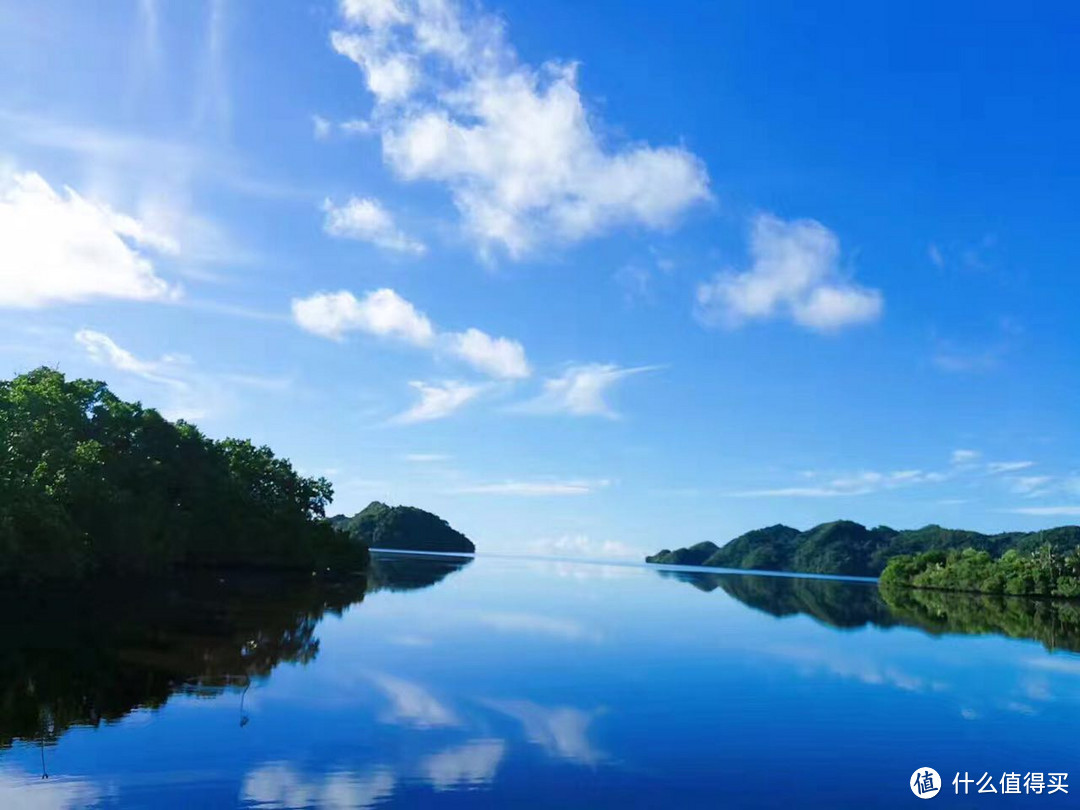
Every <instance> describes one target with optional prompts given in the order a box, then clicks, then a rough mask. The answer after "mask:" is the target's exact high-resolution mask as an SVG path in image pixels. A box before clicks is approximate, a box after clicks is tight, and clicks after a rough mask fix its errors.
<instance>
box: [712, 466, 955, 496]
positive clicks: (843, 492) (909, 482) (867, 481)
mask: <svg viewBox="0 0 1080 810" xmlns="http://www.w3.org/2000/svg"><path fill="white" fill-rule="evenodd" d="M945 478H946V476H945V474H944V473H938V472H923V471H922V470H898V471H896V472H888V473H881V472H873V471H870V472H861V473H856V474H854V475H847V476H842V477H839V478H834V479H832V480H830V481H828V482H825V483H822V484H819V485H815V486H800V487H782V488H778V489H752V490H745V491H739V492H729V493H727V494H728V497H731V498H835V497H843V496H851V495H869V494H870V493H873V492H880V491H882V490H887V489H898V488H900V487H907V486H914V485H917V484H933V483H939V482H941V481H944V480H945Z"/></svg>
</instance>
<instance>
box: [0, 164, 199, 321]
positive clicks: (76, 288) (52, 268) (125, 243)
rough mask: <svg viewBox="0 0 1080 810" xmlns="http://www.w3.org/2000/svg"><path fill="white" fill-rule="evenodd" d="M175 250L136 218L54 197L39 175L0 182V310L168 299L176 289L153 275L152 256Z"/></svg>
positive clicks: (69, 195)
mask: <svg viewBox="0 0 1080 810" xmlns="http://www.w3.org/2000/svg"><path fill="white" fill-rule="evenodd" d="M178 250H179V247H178V245H177V243H176V242H175V241H174V240H173V239H171V238H169V237H168V236H165V235H163V234H160V233H156V232H155V231H153V230H151V229H149V228H147V227H146V225H145V224H144V223H142V222H140V221H139V220H137V219H134V218H132V217H129V216H126V215H124V214H120V213H117V212H116V211H113V210H112V209H111V208H109V207H108V206H107V205H104V204H102V203H99V202H94V201H91V200H87V199H84V198H83V197H81V196H80V195H79V194H78V193H77V192H75V191H74V190H73V189H70V188H65V189H64V190H63V193H62V194H61V193H58V192H57V191H55V190H54V189H53V188H52V186H50V185H49V183H48V182H47V181H46V180H45V179H44V178H43V177H42V176H41V175H39V174H36V173H34V172H24V173H21V174H14V175H11V176H8V177H3V176H0V307H19V308H36V307H44V306H48V305H51V304H62V303H72V302H78V301H87V300H91V299H95V298H117V299H129V300H137V301H151V300H167V299H171V298H175V297H177V296H178V295H179V294H180V290H179V288H178V287H175V286H173V285H171V284H169V283H168V282H166V281H165V280H163V279H162V278H160V277H159V276H158V275H157V273H156V271H155V268H154V264H153V261H152V260H151V256H152V255H153V254H158V255H162V254H164V255H169V254H175V253H177V252H178Z"/></svg>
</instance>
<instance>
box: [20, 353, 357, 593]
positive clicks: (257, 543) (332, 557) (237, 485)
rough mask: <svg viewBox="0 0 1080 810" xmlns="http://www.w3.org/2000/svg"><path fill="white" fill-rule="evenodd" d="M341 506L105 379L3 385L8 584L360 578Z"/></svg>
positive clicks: (281, 463)
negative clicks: (290, 575)
mask: <svg viewBox="0 0 1080 810" xmlns="http://www.w3.org/2000/svg"><path fill="white" fill-rule="evenodd" d="M331 497H332V490H331V487H330V484H329V482H327V481H326V480H325V479H323V478H305V477H303V476H301V475H298V474H297V473H296V472H295V471H294V470H293V468H292V466H291V465H290V464H289V462H288V461H286V460H284V459H279V458H276V457H275V456H274V454H273V453H272V452H271V451H270V449H269V448H267V447H257V446H255V445H253V444H252V443H251V442H249V441H241V440H237V439H225V440H224V441H214V440H212V439H209V438H207V437H206V436H204V435H203V434H202V433H201V432H199V430H198V429H197V428H196V427H195V426H194V425H191V424H188V423H186V422H183V421H180V422H176V423H173V422H170V421H168V420H166V419H164V418H163V417H162V416H161V415H160V414H159V413H158V412H157V411H155V410H153V409H151V408H144V407H142V405H140V404H139V403H131V402H124V401H123V400H121V399H119V398H118V397H116V396H115V395H114V394H113V393H112V392H110V391H109V389H108V388H107V387H106V386H105V384H104V383H101V382H96V381H93V380H67V379H65V377H64V375H63V374H61V373H59V372H57V371H54V370H51V369H48V368H39V369H36V370H35V371H32V372H30V373H28V374H23V375H21V376H18V377H16V378H15V379H13V380H10V381H3V382H0V578H11V577H17V578H21V579H31V580H37V579H44V578H72V577H75V578H77V577H84V576H88V575H92V574H97V573H122V572H140V573H153V572H159V571H162V570H165V569H167V568H169V567H171V566H176V565H195V566H246V567H250V566H258V567H273V568H303V569H313V568H319V569H325V568H333V569H335V570H357V569H360V568H363V567H364V566H365V565H366V561H367V551H366V549H365V548H363V547H362V546H361V545H360V544H357V543H354V542H351V541H350V540H349V539H348V538H347V537H345V536H342V535H339V534H338V533H337V532H334V531H333V530H332V529H331V527H330V526H329V525H327V524H326V522H325V521H323V520H322V518H323V516H324V513H325V509H326V505H327V503H328V502H329V500H330V498H331Z"/></svg>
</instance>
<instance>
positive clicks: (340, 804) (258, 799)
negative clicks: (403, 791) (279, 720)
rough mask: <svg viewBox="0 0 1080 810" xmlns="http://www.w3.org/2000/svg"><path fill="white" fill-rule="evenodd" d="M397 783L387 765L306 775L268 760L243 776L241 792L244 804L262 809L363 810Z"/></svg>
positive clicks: (382, 797)
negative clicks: (366, 771)
mask: <svg viewBox="0 0 1080 810" xmlns="http://www.w3.org/2000/svg"><path fill="white" fill-rule="evenodd" d="M396 784H397V779H396V777H395V776H394V774H393V773H392V772H391V771H389V770H387V769H378V770H375V771H373V772H372V773H369V774H365V775H362V776H361V775H357V774H354V773H351V772H348V771H337V772H334V773H329V774H325V775H321V776H306V775H304V774H301V773H299V772H297V770H296V769H295V768H293V767H292V766H291V765H289V764H288V763H285V762H271V763H268V764H266V765H263V766H261V767H259V768H256V769H255V770H254V771H251V772H250V773H249V774H248V775H247V776H246V777H245V778H244V784H243V786H242V788H241V794H240V796H241V799H242V801H244V802H245V803H246V805H247V806H249V807H258V808H265V810H294V809H295V808H308V807H317V808H320V810H366V808H370V807H374V806H375V805H377V804H378V803H379V802H380V801H382V800H383V799H386V798H389V797H390V796H391V795H392V794H393V792H394V787H395V786H396Z"/></svg>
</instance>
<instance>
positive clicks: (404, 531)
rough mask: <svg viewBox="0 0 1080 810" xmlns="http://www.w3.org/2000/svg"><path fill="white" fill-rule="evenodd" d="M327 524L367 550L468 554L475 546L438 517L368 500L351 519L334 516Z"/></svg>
mask: <svg viewBox="0 0 1080 810" xmlns="http://www.w3.org/2000/svg"><path fill="white" fill-rule="evenodd" d="M330 525H331V526H333V527H334V528H335V529H337V530H338V531H341V532H344V533H346V534H348V535H349V537H351V538H352V539H353V540H356V541H359V542H361V543H363V544H364V545H365V546H367V547H368V548H389V549H399V550H402V551H443V552H459V553H465V554H472V553H473V552H474V551H476V546H474V545H473V543H472V541H471V540H469V538H468V537H466V536H465V535H463V534H462V533H461V532H459V531H457V530H456V529H453V528H451V526H450V524H449V523H447V522H446V521H445V520H443V519H442V518H441V517H439V516H438V515H433V514H432V513H431V512H425V511H424V510H423V509H417V508H416V507H415V506H387V505H386V504H385V503H380V502H379V501H372V502H371V503H370V504H368V505H367V507H366V508H364V510H363V511H361V512H357V513H356V514H355V515H353V516H352V517H347V516H345V515H335V516H334V517H332V518H330Z"/></svg>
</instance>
